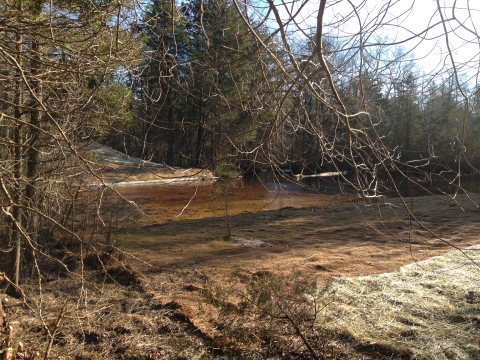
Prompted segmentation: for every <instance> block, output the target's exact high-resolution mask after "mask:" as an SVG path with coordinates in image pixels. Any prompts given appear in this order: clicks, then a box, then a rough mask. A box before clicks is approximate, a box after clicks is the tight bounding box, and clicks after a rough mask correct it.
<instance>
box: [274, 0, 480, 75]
mask: <svg viewBox="0 0 480 360" xmlns="http://www.w3.org/2000/svg"><path fill="white" fill-rule="evenodd" d="M439 2H440V7H441V9H442V12H443V16H444V19H446V20H447V21H446V30H447V36H445V29H444V28H443V24H442V22H441V17H440V13H439V11H438V6H437V0H367V1H365V0H327V8H326V11H325V16H324V23H325V24H334V26H333V27H331V30H329V32H330V35H333V36H340V37H345V38H347V37H352V36H356V37H357V39H359V34H360V30H361V29H362V34H363V40H364V41H365V42H367V43H376V42H378V39H379V37H381V38H383V39H388V41H387V42H390V43H396V44H401V46H402V47H403V48H404V49H405V50H406V51H412V52H411V54H413V56H414V58H415V60H416V63H417V64H418V66H419V67H421V68H422V69H423V71H425V72H436V71H441V70H442V69H444V68H445V67H448V66H451V63H452V62H451V58H450V56H449V55H448V52H447V44H446V39H447V37H448V42H449V45H450V49H451V52H452V56H453V60H454V63H455V65H456V66H457V69H458V71H459V73H463V74H466V75H467V76H468V77H469V78H470V81H472V80H473V81H476V80H477V77H478V73H479V67H480V66H479V64H480V38H479V37H478V36H477V34H480V0H439ZM300 3H301V2H300V1H295V0H294V1H291V2H286V1H285V0H283V1H282V0H275V4H277V6H279V7H282V6H285V5H286V6H287V7H288V8H289V9H290V11H295V9H296V8H298V6H299V4H300ZM318 4H319V1H318V0H309V1H308V2H307V3H306V5H305V6H304V7H303V9H302V10H301V11H300V13H299V14H298V16H297V25H299V26H300V27H302V28H303V29H306V28H308V27H312V26H314V25H315V24H316V16H317V13H318V6H319V5H318ZM354 7H355V9H356V10H357V12H358V17H357V16H356V14H355V12H354V11H353V10H354ZM281 14H282V17H284V18H286V17H287V15H288V12H287V10H285V9H284V10H283V11H281ZM379 15H380V16H379ZM380 18H381V20H379V19H380ZM429 28H430V29H429ZM427 29H428V31H425V30H427ZM289 30H292V31H294V30H293V27H289ZM477 83H478V82H477Z"/></svg>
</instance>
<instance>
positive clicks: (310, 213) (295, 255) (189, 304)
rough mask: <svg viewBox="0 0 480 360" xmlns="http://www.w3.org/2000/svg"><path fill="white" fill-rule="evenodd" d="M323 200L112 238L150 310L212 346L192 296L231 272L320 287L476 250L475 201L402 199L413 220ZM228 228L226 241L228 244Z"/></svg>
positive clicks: (211, 320)
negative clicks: (178, 317)
mask: <svg viewBox="0 0 480 360" xmlns="http://www.w3.org/2000/svg"><path fill="white" fill-rule="evenodd" d="M152 196H153V195H152ZM322 199H323V203H329V202H330V204H329V205H325V206H313V205H312V203H311V199H307V200H305V201H304V202H302V201H297V202H295V203H292V204H291V205H293V206H297V207H288V208H282V209H278V206H277V210H263V211H257V212H244V213H237V214H235V215H231V216H229V217H228V218H227V217H226V216H213V217H204V218H200V219H198V218H197V219H189V218H188V216H184V217H180V218H176V219H175V221H167V222H163V223H160V224H152V225H149V226H145V227H144V228H142V229H141V230H140V231H138V232H135V233H134V234H123V235H120V236H119V245H120V247H121V248H123V249H124V250H126V251H127V252H130V253H132V254H134V255H135V256H136V257H137V258H138V259H141V260H142V261H143V262H140V261H136V265H137V266H139V267H140V268H141V269H142V271H143V272H144V273H145V274H146V275H147V278H148V280H147V283H148V286H147V288H149V291H151V295H152V296H153V297H154V298H155V299H156V301H158V302H159V303H161V304H167V303H171V304H172V303H173V304H175V306H176V307H177V308H178V311H179V312H180V313H181V314H183V316H185V317H186V318H188V319H189V321H191V323H192V324H194V325H195V326H196V327H197V328H198V329H200V330H201V331H202V332H203V333H204V334H206V335H207V336H211V337H213V338H215V337H216V336H217V337H218V336H220V334H219V332H218V331H217V330H216V329H215V323H216V321H217V318H218V309H215V308H214V307H212V306H210V307H208V306H206V305H199V304H200V303H201V302H202V301H201V298H202V295H201V292H199V291H197V290H198V289H202V287H203V286H204V283H203V282H204V280H205V279H209V280H212V281H214V282H216V283H218V284H220V285H221V286H225V287H227V286H228V284H229V282H231V281H232V277H231V275H232V274H233V273H235V272H237V273H238V272H243V273H248V274H254V273H261V272H271V273H284V274H286V273H289V272H291V271H293V270H297V271H300V272H301V273H304V274H310V275H312V274H313V275H314V276H315V277H316V278H317V280H318V281H320V282H324V281H327V280H329V279H333V278H335V277H340V276H347V277H351V276H357V275H361V274H363V275H368V274H377V273H385V272H392V271H395V270H397V269H398V268H399V267H401V266H402V265H405V264H408V263H411V262H413V261H421V260H424V259H426V258H429V257H432V256H436V255H440V254H443V253H445V252H448V251H451V250H453V249H454V248H456V247H460V248H465V247H468V246H470V245H473V244H477V243H479V241H480V226H479V221H480V213H479V210H478V207H477V205H476V203H475V201H477V203H478V200H479V197H473V198H472V197H470V198H468V197H467V196H465V195H462V196H458V197H457V198H456V200H455V201H446V200H448V199H447V198H446V197H443V198H440V197H433V196H429V197H418V198H413V199H407V200H406V202H407V206H408V207H409V208H410V209H413V215H414V216H415V218H412V219H411V220H409V216H408V214H407V211H406V209H405V207H404V206H403V205H402V202H401V201H400V200H399V199H393V200H389V202H388V203H385V202H376V203H366V202H363V201H358V202H352V201H348V200H346V199H343V200H342V201H339V199H337V198H334V197H331V198H326V197H323V198H322ZM317 201H318V199H317ZM220 205H221V203H220V204H218V208H217V211H220V209H221V206H220ZM257 205H258V204H257ZM251 208H252V209H255V207H253V206H252V207H251ZM255 210H256V209H255ZM212 212H213V210H212ZM196 214H197V216H198V212H197V213H196ZM217 214H218V212H217ZM417 220H418V222H419V223H420V225H419V224H418V223H417ZM227 222H228V223H229V224H230V229H231V237H230V239H233V240H234V241H226V240H229V238H228V236H227V235H228V231H227ZM254 240H258V241H261V242H262V243H261V244H260V246H256V247H252V246H247V245H251V244H252V243H253V244H255V242H254ZM257 244H258V242H257ZM146 263H148V264H150V265H151V266H147V265H146ZM222 284H223V285H222Z"/></svg>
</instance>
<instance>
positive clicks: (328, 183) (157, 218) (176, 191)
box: [116, 174, 480, 224]
mask: <svg viewBox="0 0 480 360" xmlns="http://www.w3.org/2000/svg"><path fill="white" fill-rule="evenodd" d="M479 184H480V176H474V177H469V178H466V180H465V181H464V186H465V188H466V189H467V190H469V191H471V192H475V193H476V192H478V191H480V188H479ZM397 186H399V188H400V189H401V191H402V196H407V197H408V196H425V195H429V193H428V191H426V190H425V189H419V188H409V187H407V186H403V187H402V183H401V182H399V183H398V184H397ZM428 189H429V191H432V192H433V193H436V194H442V193H453V192H454V191H455V187H454V186H452V185H451V184H449V183H448V182H437V183H435V184H432V185H430V186H429V187H428ZM116 190H117V191H119V192H120V193H121V194H122V195H123V196H125V197H126V198H127V199H129V200H133V201H134V202H135V203H136V204H137V205H138V206H139V208H140V209H141V211H142V212H143V213H144V214H145V215H147V216H146V217H144V218H143V219H142V223H150V224H151V223H162V222H166V221H177V220H185V219H199V218H208V217H219V216H221V217H225V215H226V214H228V215H236V214H239V213H243V212H257V211H262V210H278V211H281V210H282V209H283V208H286V207H309V206H311V207H315V206H323V205H327V204H330V203H332V202H336V201H343V200H344V199H345V198H346V193H348V189H345V188H344V187H343V185H342V184H341V183H340V182H338V179H335V178H333V177H332V178H311V179H304V182H303V183H293V182H290V181H286V180H285V179H282V178H281V177H278V176H275V175H272V174H263V178H261V179H259V180H245V179H238V181H235V182H230V183H224V182H217V183H215V182H211V183H209V182H206V181H204V182H200V183H198V182H194V183H185V182H183V183H182V182H180V183H177V184H169V185H164V184H145V185H128V186H119V187H116ZM390 196H392V197H396V194H394V193H392V194H391V195H390Z"/></svg>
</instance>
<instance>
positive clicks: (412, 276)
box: [7, 194, 480, 359]
mask: <svg viewBox="0 0 480 360" xmlns="http://www.w3.org/2000/svg"><path fill="white" fill-rule="evenodd" d="M405 201H406V204H403V203H402V200H400V199H388V201H384V200H382V201H379V202H373V203H367V202H364V201H351V200H349V199H346V198H335V197H332V198H329V200H328V201H326V202H325V205H321V206H314V205H312V204H311V203H310V202H308V201H307V202H304V203H302V202H296V203H295V204H294V205H293V206H286V207H280V208H277V209H274V210H268V209H264V210H262V211H251V212H249V211H238V212H235V211H233V212H231V213H230V214H229V216H228V217H227V216H226V215H225V214H224V215H220V214H221V212H219V213H215V214H214V215H212V213H208V214H209V215H207V213H206V215H205V216H203V217H201V218H198V216H193V215H192V217H188V216H182V217H181V218H178V219H176V220H175V221H164V222H157V223H153V224H152V223H150V224H146V223H144V224H142V223H140V225H139V226H138V227H137V228H135V229H132V230H129V231H125V232H123V233H119V234H117V235H116V238H117V242H116V244H115V247H116V248H117V249H119V250H115V251H114V252H113V253H111V251H110V253H109V254H103V253H102V252H98V253H91V252H90V253H89V254H87V255H86V254H83V255H79V253H78V251H75V252H74V253H73V255H72V256H74V257H75V256H76V257H80V256H81V257H83V258H84V260H85V261H84V266H83V267H81V269H79V270H81V272H80V274H83V278H82V277H80V276H79V272H78V270H77V271H76V272H74V274H73V273H72V274H68V275H66V276H56V277H52V278H49V280H51V281H48V282H44V283H43V295H42V298H38V295H32V296H31V297H30V298H29V303H30V304H31V306H32V309H30V310H31V311H27V310H26V309H25V308H20V307H17V306H12V305H9V307H7V314H8V316H9V317H10V319H11V320H13V323H14V324H15V326H16V327H17V328H18V330H17V332H16V334H18V335H16V337H17V338H18V339H19V340H20V339H21V340H22V341H23V342H24V343H25V346H26V347H27V348H30V349H38V350H39V351H40V352H44V351H45V344H46V343H47V342H48V339H52V337H49V335H48V332H47V331H46V328H47V327H48V328H49V329H50V331H51V332H52V331H53V329H56V333H55V334H56V335H55V336H54V341H53V347H52V350H51V357H52V358H58V359H304V358H317V359H410V358H411V359H417V358H418V359H422V358H425V359H475V358H480V337H479V336H478V334H479V333H480V331H479V325H480V317H479V316H478V314H479V313H480V291H479V290H478V289H479V288H480V287H479V286H478V285H479V282H480V272H479V267H478V264H479V257H478V255H477V254H478V247H477V248H475V249H474V248H472V249H468V248H469V247H471V246H473V245H477V244H480V226H479V222H480V210H479V208H478V206H477V204H478V203H479V201H480V196H479V195H472V194H470V195H466V194H462V195H458V196H457V197H456V198H455V199H454V200H452V199H450V198H449V197H447V196H425V197H416V198H408V199H405ZM405 205H406V206H405ZM406 207H408V208H409V209H411V210H412V211H413V214H414V216H415V217H414V218H413V217H412V216H409V215H408V213H407V211H406ZM187 215H188V214H187ZM228 228H230V234H229V231H228ZM455 249H467V250H464V252H463V253H462V254H460V255H461V256H460V257H458V256H457V257H456V258H455V260H452V259H453V258H452V255H451V254H452V253H451V252H452V251H453V250H455ZM440 255H445V257H443V258H435V257H437V256H440ZM63 256H64V259H65V255H63ZM432 258H433V259H436V260H435V261H434V265H431V264H432V263H431V262H424V261H425V260H427V259H432ZM407 264H411V265H409V266H410V267H407V268H405V267H404V266H405V265H407ZM439 264H441V265H439ZM448 264H450V265H451V266H452V268H448V267H442V266H447V265H448ZM450 265H448V266H450ZM442 269H443V270H442ZM462 271H463V272H462ZM58 273H59V274H60V271H58ZM447 273H448V274H450V275H451V276H454V277H455V278H454V279H451V278H447V277H446V274H447ZM385 274H386V275H385ZM447 284H450V285H451V286H450V285H449V286H450V287H448V286H447ZM28 286H29V287H30V288H29V287H28ZM28 286H27V287H26V291H29V290H31V291H30V293H31V294H34V292H35V291H36V290H35V289H37V288H38V284H37V283H36V282H33V283H32V284H31V285H28ZM88 289H89V290H88ZM420 290H422V291H420ZM432 291H434V292H435V294H433V295H435V297H434V296H433V295H432V293H431V292H432ZM439 297H440V298H441V299H440V300H439ZM39 299H40V300H39ZM432 299H434V300H432ZM65 301H66V302H65ZM64 303H65V304H67V305H66V307H65V308H64V309H63V310H61V309H62V307H63V306H64ZM47 304H48V305H47ZM42 306H43V307H44V308H42ZM40 309H42V311H40ZM460 310H461V311H460ZM32 311H33V313H34V315H32ZM387 315H388V317H387ZM57 319H62V323H61V325H59V326H57V327H55V324H56V321H58V320H57ZM439 328H441V329H443V330H444V331H443V332H442V335H441V336H440V331H439V330H438V329H439ZM429 329H433V330H432V331H434V332H433V333H431V332H430V333H428V332H426V331H427V330H429ZM435 331H437V332H435ZM436 337H438V338H439V340H438V341H435V338H436ZM440 338H441V339H440ZM39 339H40V340H42V341H43V342H41V341H39ZM460 339H461V340H460ZM427 343H429V344H432V346H430V347H428V346H427V345H426V344H427Z"/></svg>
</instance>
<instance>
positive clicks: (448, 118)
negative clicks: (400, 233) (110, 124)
mask: <svg viewBox="0 0 480 360" xmlns="http://www.w3.org/2000/svg"><path fill="white" fill-rule="evenodd" d="M238 10H239V9H237V8H236V7H235V6H234V4H233V3H232V1H229V0H213V1H200V0H194V1H190V2H182V3H181V4H176V5H175V7H174V8H172V3H171V2H164V1H153V2H152V3H150V4H149V6H148V11H147V12H146V13H145V16H144V18H143V19H142V22H141V25H138V29H137V30H139V31H140V32H141V34H142V36H141V37H140V38H139V39H141V40H142V41H143V43H144V45H143V46H144V48H143V52H144V53H143V58H142V64H140V66H138V67H137V68H136V69H135V71H133V72H132V73H131V74H130V76H131V77H130V78H128V79H126V80H128V81H126V82H125V83H123V85H125V86H126V85H128V86H130V85H131V86H132V87H131V91H132V93H133V96H132V103H131V105H130V106H131V107H130V108H129V109H130V111H131V122H129V123H128V126H127V127H126V128H122V129H121V131H117V130H118V129H112V130H111V131H110V132H109V135H108V137H107V138H106V139H100V141H104V142H105V143H107V144H108V145H110V146H113V147H114V148H116V149H118V150H121V151H126V152H127V153H129V154H132V155H134V156H137V157H142V158H145V159H150V160H152V161H155V162H159V163H165V164H167V165H171V166H201V167H213V168H215V167H218V166H220V167H222V166H224V165H226V164H227V165H233V166H234V167H237V168H239V167H241V168H243V169H245V168H248V167H249V166H252V165H256V166H260V167H270V166H271V164H275V165H280V166H282V167H288V166H294V167H295V168H296V169H301V168H303V167H306V166H307V167H310V170H311V171H312V170H313V169H314V168H315V167H317V166H319V167H322V166H325V165H328V164H330V165H331V163H332V162H335V163H336V166H339V167H342V168H344V169H347V170H350V169H351V167H352V164H351V163H349V162H348V161H345V159H344V158H343V155H340V153H342V151H340V153H336V154H333V156H332V154H331V152H330V151H329V150H328V149H326V147H328V146H332V147H338V148H344V147H345V133H346V131H345V129H344V126H342V124H339V122H338V119H337V114H336V112H335V111H331V110H332V109H330V108H329V107H328V106H327V105H326V104H325V102H324V101H321V100H319V99H318V95H319V94H320V95H321V96H323V97H324V99H327V100H328V102H329V103H332V104H333V103H334V102H335V98H334V97H333V95H332V94H331V93H330V92H329V90H328V89H327V84H326V80H325V77H326V76H325V72H323V71H322V70H321V69H319V66H318V64H317V65H315V60H314V58H315V57H314V56H312V54H314V53H315V45H314V44H312V41H311V40H309V39H308V38H299V39H296V40H295V42H294V48H285V47H284V46H282V42H281V41H280V40H279V39H278V38H279V37H281V34H280V33H279V32H275V31H273V32H272V31H271V29H269V27H268V24H258V25H257V28H256V30H257V32H256V36H254V34H252V32H251V31H250V30H251V28H250V27H249V26H248V25H247V24H246V23H245V22H244V19H243V18H242V13H241V11H240V12H239V11H238ZM240 10H241V9H240ZM244 15H245V16H248V14H244ZM311 31H312V34H311V35H312V37H313V36H314V35H313V34H314V33H315V31H316V29H315V28H313V29H312V30H311ZM291 36H295V35H291ZM325 44H326V45H324V46H325V50H326V51H325V53H326V54H327V57H328V59H329V64H330V67H331V68H330V69H329V70H330V72H331V74H332V77H333V80H334V82H335V85H336V87H337V91H338V93H339V95H340V97H341V99H342V101H343V103H344V104H345V107H346V110H347V112H348V113H349V114H359V113H368V116H367V115H362V114H359V115H358V116H356V117H355V118H353V119H352V123H353V124H352V125H353V126H355V127H356V128H357V129H358V134H360V133H361V132H363V131H364V132H365V133H368V135H367V137H365V138H362V136H361V135H360V136H359V137H358V139H357V141H359V142H363V144H360V145H359V146H360V148H361V150H360V151H361V153H362V154H363V155H366V156H367V157H368V156H371V157H375V154H373V149H375V148H378V147H379V143H381V146H380V147H381V148H382V149H383V151H388V152H389V155H388V156H387V157H388V158H391V159H395V160H398V163H399V164H400V163H405V164H406V168H408V167H409V164H411V165H413V166H414V167H417V166H421V167H426V168H428V169H434V168H435V167H441V169H442V170H448V169H449V168H450V167H451V168H456V166H457V165H456V164H457V163H458V161H460V157H461V156H463V155H465V156H466V159H467V161H468V163H469V164H471V165H474V166H478V164H479V162H480V158H479V156H480V147H479V146H480V144H479V141H478V138H479V135H480V133H479V131H480V128H479V126H480V125H479V121H480V119H479V115H480V114H479V95H480V93H479V89H477V88H475V87H474V86H473V85H472V86H469V85H468V84H465V88H466V89H467V91H468V97H469V106H468V108H467V111H465V107H464V98H463V97H462V94H461V91H460V89H459V86H458V83H457V82H456V81H455V74H454V72H453V70H451V69H450V70H449V71H445V72H443V73H439V74H438V76H435V77H433V78H432V77H427V76H425V74H424V73H423V70H422V69H421V68H420V67H419V66H417V65H416V63H415V61H413V60H411V55H409V54H408V53H407V51H406V50H405V49H403V48H402V47H401V46H388V47H382V46H377V47H376V48H374V49H370V50H369V51H368V52H361V51H359V48H360V47H359V46H353V47H352V49H351V50H346V51H343V50H342V48H343V47H344V44H343V43H342V40H341V39H336V38H332V37H330V38H327V39H326V40H325ZM292 56H293V57H295V58H296V62H297V63H296V64H295V62H294V61H291V59H290V57H292ZM279 61H280V63H279ZM295 66H300V67H301V73H302V75H303V76H304V77H305V78H306V79H307V81H308V82H309V84H307V81H306V80H305V78H300V77H299V76H298V75H296V74H295V69H294V67H295ZM312 86H313V87H314V88H313V89H312ZM463 121H465V122H463ZM463 126H465V128H463ZM323 139H328V140H327V142H325V141H323ZM371 139H374V140H373V142H372V140H371ZM460 148H464V149H465V152H462V150H460ZM387 149H388V150H387ZM363 155H362V156H363ZM342 164H343V165H342ZM327 167H328V166H327ZM472 170H474V169H471V168H468V166H467V167H466V168H465V171H467V172H469V171H472Z"/></svg>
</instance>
